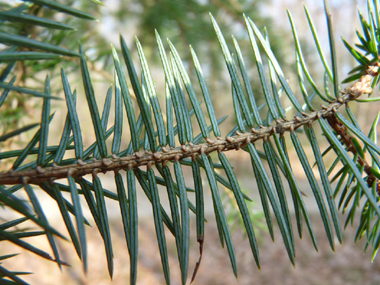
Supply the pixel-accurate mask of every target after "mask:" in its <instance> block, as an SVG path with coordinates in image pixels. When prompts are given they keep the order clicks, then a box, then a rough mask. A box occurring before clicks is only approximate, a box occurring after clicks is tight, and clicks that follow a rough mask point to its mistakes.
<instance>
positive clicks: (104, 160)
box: [102, 158, 112, 166]
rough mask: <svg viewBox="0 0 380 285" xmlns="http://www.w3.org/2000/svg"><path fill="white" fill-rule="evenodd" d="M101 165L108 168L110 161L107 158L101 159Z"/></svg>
mask: <svg viewBox="0 0 380 285" xmlns="http://www.w3.org/2000/svg"><path fill="white" fill-rule="evenodd" d="M102 163H103V165H104V166H110V165H111V164H112V161H111V160H109V159H107V158H102Z"/></svg>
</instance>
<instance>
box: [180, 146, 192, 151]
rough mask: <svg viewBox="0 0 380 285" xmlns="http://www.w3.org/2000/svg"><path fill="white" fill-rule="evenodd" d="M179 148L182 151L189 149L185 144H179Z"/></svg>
mask: <svg viewBox="0 0 380 285" xmlns="http://www.w3.org/2000/svg"><path fill="white" fill-rule="evenodd" d="M181 150H182V151H183V152H188V151H189V150H190V149H189V147H188V146H186V145H184V144H183V145H181Z"/></svg>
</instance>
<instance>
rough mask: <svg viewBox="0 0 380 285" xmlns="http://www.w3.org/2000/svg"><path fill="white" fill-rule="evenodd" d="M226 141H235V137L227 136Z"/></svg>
mask: <svg viewBox="0 0 380 285" xmlns="http://www.w3.org/2000/svg"><path fill="white" fill-rule="evenodd" d="M226 141H227V142H229V143H233V142H234V138H232V137H226Z"/></svg>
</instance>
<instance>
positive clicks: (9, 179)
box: [0, 64, 379, 185]
mask: <svg viewBox="0 0 380 285" xmlns="http://www.w3.org/2000/svg"><path fill="white" fill-rule="evenodd" d="M378 66H379V65H378V64H376V65H374V66H369V67H368V69H367V71H366V72H365V73H364V75H363V76H362V77H361V78H360V79H359V80H358V81H357V82H355V83H354V84H353V85H352V86H351V87H349V88H346V89H345V92H342V96H341V97H339V98H338V99H337V101H336V102H333V103H331V104H329V105H328V106H327V107H326V106H323V107H322V109H321V110H318V111H315V112H312V113H310V114H306V113H304V114H303V117H301V118H300V117H295V118H294V120H291V121H278V122H277V124H276V125H275V126H269V127H262V128H259V129H252V132H249V133H240V132H236V135H235V136H233V137H226V138H219V139H217V140H216V141H212V140H210V139H207V142H206V143H203V144H198V145H193V144H189V145H187V146H186V145H182V146H181V147H180V148H174V149H167V148H166V147H163V149H162V150H161V151H158V152H156V153H151V152H148V151H145V152H144V153H141V152H137V153H135V154H133V155H128V156H125V157H117V156H116V155H113V156H112V158H103V159H101V160H96V159H93V160H92V161H90V162H83V161H82V160H78V162H77V163H75V164H70V165H64V166H59V165H53V166H49V167H40V166H38V167H37V168H36V169H28V170H22V171H13V170H10V171H8V172H1V173H0V184H4V185H15V184H20V183H23V182H27V183H30V184H40V183H42V182H44V181H50V182H53V181H54V180H55V179H59V178H66V177H68V176H69V175H70V176H72V177H82V176H84V175H86V174H91V173H92V172H93V170H94V169H97V168H98V169H100V171H101V172H104V173H106V172H108V171H116V170H119V169H127V168H131V167H134V168H136V167H141V166H144V165H146V166H152V165H153V164H158V163H163V164H165V163H167V162H168V161H173V160H181V159H184V158H187V157H190V158H191V157H196V156H198V155H200V154H202V153H206V154H209V153H211V152H214V151H218V152H221V151H229V150H237V149H239V148H241V147H243V146H244V145H246V144H247V143H254V142H256V141H258V140H261V139H264V138H268V137H270V136H272V135H273V134H274V133H280V134H283V133H285V132H287V131H291V130H294V129H297V128H299V127H301V126H303V125H309V124H311V123H312V122H314V121H315V120H317V119H319V118H326V119H327V120H328V121H329V123H330V125H331V126H332V127H333V128H334V129H335V130H338V129H339V131H342V130H343V129H342V126H341V123H340V122H339V121H337V120H334V119H333V118H334V113H335V112H336V110H337V109H338V108H339V107H341V106H342V105H344V104H346V103H347V102H350V101H353V100H355V99H356V98H358V97H359V96H360V95H362V94H364V93H371V92H372V89H371V87H370V85H371V81H372V79H373V78H374V76H376V75H377V70H378ZM342 138H344V139H345V140H344V143H345V144H346V145H347V147H348V148H349V150H350V151H352V149H354V148H352V147H351V146H350V144H349V143H350V141H349V138H348V137H346V135H345V133H343V135H342ZM346 138H347V140H346ZM363 166H365V168H366V169H367V170H368V167H369V165H368V163H365V164H364V162H363ZM366 173H367V172H366ZM367 174H368V173H367ZM371 179H372V178H371ZM374 179H375V180H376V178H374ZM375 180H373V181H375Z"/></svg>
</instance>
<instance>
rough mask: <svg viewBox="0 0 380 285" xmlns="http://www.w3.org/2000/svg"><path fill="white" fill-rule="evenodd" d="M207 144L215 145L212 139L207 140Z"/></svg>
mask: <svg viewBox="0 0 380 285" xmlns="http://www.w3.org/2000/svg"><path fill="white" fill-rule="evenodd" d="M206 142H207V143H208V144H213V143H215V142H214V141H213V140H211V139H210V138H206Z"/></svg>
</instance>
